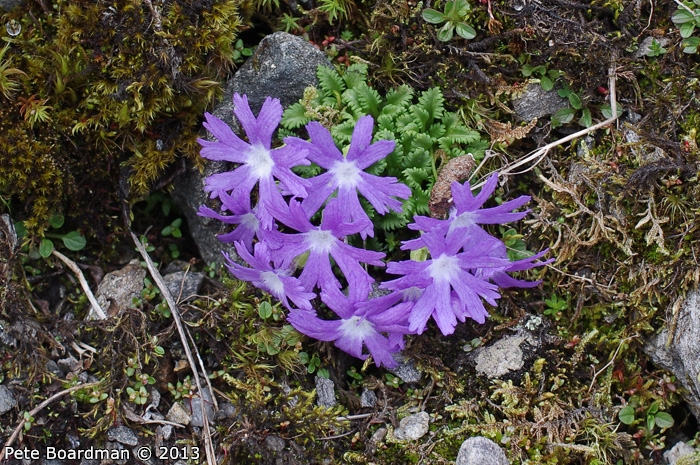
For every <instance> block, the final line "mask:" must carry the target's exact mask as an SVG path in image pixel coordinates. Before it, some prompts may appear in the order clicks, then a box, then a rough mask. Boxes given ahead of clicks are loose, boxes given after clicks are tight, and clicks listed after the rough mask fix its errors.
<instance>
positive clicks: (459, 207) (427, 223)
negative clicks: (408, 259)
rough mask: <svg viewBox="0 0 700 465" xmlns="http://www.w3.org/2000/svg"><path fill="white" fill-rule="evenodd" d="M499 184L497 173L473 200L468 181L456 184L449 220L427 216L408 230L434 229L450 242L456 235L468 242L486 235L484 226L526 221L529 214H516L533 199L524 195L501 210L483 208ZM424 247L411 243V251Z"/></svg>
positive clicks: (418, 220) (416, 241)
mask: <svg viewBox="0 0 700 465" xmlns="http://www.w3.org/2000/svg"><path fill="white" fill-rule="evenodd" d="M497 184H498V173H494V174H493V175H492V176H491V177H490V178H489V179H488V180H487V181H486V183H485V184H484V186H483V187H482V188H481V192H479V194H478V195H477V196H473V195H472V191H471V187H470V185H469V182H468V181H467V182H466V183H465V184H460V183H458V182H453V183H452V198H453V200H454V206H453V207H452V208H451V209H450V214H449V218H448V219H446V220H438V219H435V218H428V217H426V216H416V217H414V219H413V221H414V222H415V223H413V224H410V225H408V227H409V229H416V230H419V231H430V230H431V229H433V228H437V229H439V230H440V231H441V232H442V233H443V234H446V235H447V236H448V238H449V237H450V236H452V235H454V234H457V235H459V236H460V237H463V238H467V237H469V235H470V234H479V233H480V232H484V231H483V230H482V229H481V228H480V227H479V226H478V225H480V224H503V223H510V222H513V221H517V220H520V219H522V218H523V217H525V215H527V214H528V212H529V210H525V211H522V212H513V210H515V209H516V208H520V207H522V206H523V205H525V204H526V203H528V202H529V201H530V197H529V196H527V195H521V196H520V197H518V198H517V199H513V200H509V201H507V202H504V203H502V204H501V205H499V206H497V207H491V208H481V207H482V206H483V205H484V203H486V201H487V200H488V199H489V197H491V195H492V194H493V192H494V191H495V190H496V186H497ZM481 236H482V237H483V238H486V236H488V237H489V238H492V239H494V240H497V239H495V238H493V236H491V235H489V234H481ZM420 243H421V239H415V240H414V241H408V242H407V244H408V245H409V247H410V248H413V247H415V248H420V247H423V245H419V244H420ZM416 246H417V247H416Z"/></svg>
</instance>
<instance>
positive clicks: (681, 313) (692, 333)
mask: <svg viewBox="0 0 700 465" xmlns="http://www.w3.org/2000/svg"><path fill="white" fill-rule="evenodd" d="M668 314H669V315H670V317H669V318H667V321H675V322H676V323H675V324H674V326H673V328H672V331H673V333H672V334H671V333H670V331H669V328H668V327H666V328H664V329H663V330H662V331H661V332H660V333H659V334H658V335H656V336H653V337H652V338H651V339H649V340H648V341H647V343H646V344H645V345H644V351H645V352H646V353H647V354H648V355H649V356H650V357H651V359H652V360H653V361H654V363H655V364H657V365H659V366H660V367H662V368H664V369H666V370H668V371H670V372H671V373H673V374H674V375H675V377H676V379H677V380H678V382H680V383H681V385H682V386H683V388H684V389H683V390H681V393H682V394H681V395H682V396H683V398H684V399H685V401H686V402H687V403H688V406H689V407H690V410H691V411H692V412H693V414H694V415H695V417H696V418H697V419H698V421H700V378H699V376H700V293H699V292H698V291H697V290H695V291H692V292H690V293H689V294H688V295H687V296H686V299H685V302H684V303H683V304H682V305H681V306H680V308H679V309H678V310H677V312H675V311H673V310H669V312H668ZM667 344H669V345H668V347H667Z"/></svg>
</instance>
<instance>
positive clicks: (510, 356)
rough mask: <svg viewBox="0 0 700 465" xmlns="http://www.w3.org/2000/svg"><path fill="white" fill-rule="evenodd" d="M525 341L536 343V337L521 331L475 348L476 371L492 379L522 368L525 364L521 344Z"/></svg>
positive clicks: (531, 343)
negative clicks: (485, 345) (477, 348)
mask: <svg viewBox="0 0 700 465" xmlns="http://www.w3.org/2000/svg"><path fill="white" fill-rule="evenodd" d="M526 342H527V343H528V344H530V345H532V346H536V345H537V340H536V339H534V338H533V337H531V336H530V334H529V333H527V332H525V331H521V332H520V333H518V334H515V335H511V336H506V337H504V338H503V339H500V340H498V341H496V342H494V343H493V344H491V345H489V346H487V347H484V348H481V349H479V350H477V351H476V352H475V354H476V355H475V361H476V371H478V372H479V373H481V374H484V375H486V376H488V377H489V378H491V379H493V378H500V377H501V376H504V375H507V374H510V373H512V372H514V371H518V370H520V369H522V368H523V366H525V353H524V352H523V350H522V347H521V346H522V344H524V343H526Z"/></svg>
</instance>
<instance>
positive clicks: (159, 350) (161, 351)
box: [153, 346, 165, 357]
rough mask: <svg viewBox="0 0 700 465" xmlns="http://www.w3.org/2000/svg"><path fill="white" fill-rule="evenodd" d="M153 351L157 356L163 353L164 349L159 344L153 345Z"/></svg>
mask: <svg viewBox="0 0 700 465" xmlns="http://www.w3.org/2000/svg"><path fill="white" fill-rule="evenodd" d="M153 352H154V353H155V354H156V355H157V356H159V357H162V356H163V355H165V349H163V348H162V347H161V346H155V347H154V348H153Z"/></svg>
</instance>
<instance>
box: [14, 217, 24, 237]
mask: <svg viewBox="0 0 700 465" xmlns="http://www.w3.org/2000/svg"><path fill="white" fill-rule="evenodd" d="M15 232H16V233H17V237H18V238H19V239H21V238H23V237H25V236H26V235H27V227H26V226H24V221H18V222H16V223H15Z"/></svg>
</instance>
